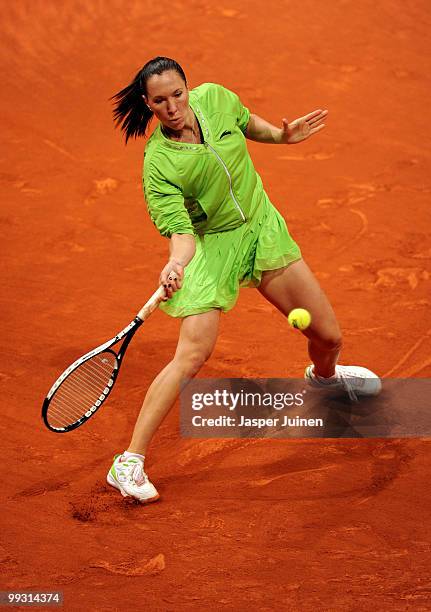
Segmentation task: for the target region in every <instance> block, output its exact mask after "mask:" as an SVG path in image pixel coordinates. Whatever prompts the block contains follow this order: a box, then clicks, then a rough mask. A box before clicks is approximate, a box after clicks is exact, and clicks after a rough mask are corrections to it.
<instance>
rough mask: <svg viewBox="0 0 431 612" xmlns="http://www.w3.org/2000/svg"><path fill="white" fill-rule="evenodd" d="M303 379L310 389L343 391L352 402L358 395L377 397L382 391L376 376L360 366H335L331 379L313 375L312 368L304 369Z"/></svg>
mask: <svg viewBox="0 0 431 612" xmlns="http://www.w3.org/2000/svg"><path fill="white" fill-rule="evenodd" d="M304 378H305V379H306V380H307V381H308V383H309V384H310V385H311V386H312V387H319V388H320V389H337V388H338V389H345V390H346V391H347V393H348V395H349V397H350V399H351V400H352V401H354V402H357V401H358V395H378V394H379V393H380V391H381V389H382V382H381V380H380V378H379V377H378V376H377V374H374V372H372V371H371V370H367V368H361V367H360V366H342V365H336V366H335V376H334V377H333V378H326V379H325V378H321V377H318V376H316V374H314V366H313V365H309V366H307V367H306V368H305V374H304Z"/></svg>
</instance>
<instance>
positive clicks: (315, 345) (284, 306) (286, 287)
mask: <svg viewBox="0 0 431 612" xmlns="http://www.w3.org/2000/svg"><path fill="white" fill-rule="evenodd" d="M259 291H260V292H261V293H262V295H263V296H264V297H265V298H266V299H267V300H268V301H269V302H271V304H274V306H276V307H277V308H278V310H280V311H281V312H282V313H283V314H284V315H286V316H287V315H288V314H289V312H290V311H291V310H292V309H293V308H305V309H306V310H308V311H309V312H310V314H311V325H310V327H308V328H307V329H306V330H304V331H303V332H302V333H303V334H304V335H305V336H306V337H307V338H308V353H309V355H310V359H311V361H312V362H313V363H314V372H315V373H316V374H317V375H318V376H322V377H325V378H327V377H329V376H333V375H334V374H335V365H336V363H337V360H338V356H339V354H340V350H341V345H342V340H341V331H340V328H339V326H338V323H337V319H336V318H335V314H334V311H333V310H332V307H331V305H330V303H329V301H328V298H327V297H326V295H325V294H324V292H323V291H322V289H321V287H320V285H319V283H318V282H317V279H316V278H315V276H314V275H313V273H312V272H311V270H310V268H309V267H308V266H307V264H306V263H305V261H304V260H303V259H300V260H299V261H295V262H294V263H292V264H291V265H290V266H288V267H287V268H280V269H279V270H268V271H266V272H264V273H263V275H262V282H261V284H260V286H259Z"/></svg>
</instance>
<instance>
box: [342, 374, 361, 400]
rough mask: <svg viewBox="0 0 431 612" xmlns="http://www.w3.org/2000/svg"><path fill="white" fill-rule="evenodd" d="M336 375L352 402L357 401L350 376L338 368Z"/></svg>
mask: <svg viewBox="0 0 431 612" xmlns="http://www.w3.org/2000/svg"><path fill="white" fill-rule="evenodd" d="M337 376H338V378H339V379H340V381H341V383H342V384H343V386H344V388H345V389H346V391H347V393H348V395H349V398H350V399H351V400H352V402H357V401H358V396H357V395H356V393H355V390H354V387H353V384H352V380H351V378H350V377H349V376H346V374H345V373H344V372H343V370H338V372H337Z"/></svg>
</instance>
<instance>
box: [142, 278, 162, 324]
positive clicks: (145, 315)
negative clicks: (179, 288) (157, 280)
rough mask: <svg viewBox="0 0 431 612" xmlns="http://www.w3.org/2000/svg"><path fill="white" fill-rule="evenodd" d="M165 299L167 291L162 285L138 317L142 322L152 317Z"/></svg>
mask: <svg viewBox="0 0 431 612" xmlns="http://www.w3.org/2000/svg"><path fill="white" fill-rule="evenodd" d="M164 297H165V290H164V288H163V286H162V285H160V287H159V288H158V289H157V291H155V292H154V293H153V295H152V296H151V297H150V299H149V300H148V302H146V303H145V304H144V305H143V306H142V308H141V310H140V311H139V312H138V314H137V315H136V316H137V317H139V318H140V319H141V321H145V319H146V318H148V317H149V316H150V314H151V313H152V312H153V311H154V310H156V308H157V306H158V305H159V304H160V302H161V301H162V299H163V298H164Z"/></svg>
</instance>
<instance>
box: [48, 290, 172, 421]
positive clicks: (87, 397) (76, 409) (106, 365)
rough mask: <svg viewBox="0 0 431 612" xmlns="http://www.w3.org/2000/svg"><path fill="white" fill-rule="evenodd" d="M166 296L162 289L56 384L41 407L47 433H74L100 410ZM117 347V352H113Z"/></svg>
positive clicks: (78, 360) (70, 368)
mask: <svg viewBox="0 0 431 612" xmlns="http://www.w3.org/2000/svg"><path fill="white" fill-rule="evenodd" d="M164 296H165V290H164V289H163V287H162V286H160V287H159V288H158V289H157V291H156V292H155V293H154V294H153V295H152V296H151V297H150V299H149V300H148V302H147V303H146V304H145V305H144V306H143V307H142V308H141V310H140V311H139V312H138V314H137V315H136V317H135V318H134V319H133V321H132V322H131V323H129V325H127V327H125V328H124V329H122V330H121V331H120V332H119V333H118V334H117V335H116V336H114V337H113V338H112V339H111V340H108V341H107V342H105V343H104V344H101V345H100V346H98V347H97V348H95V349H93V350H92V351H90V352H89V353H86V354H85V355H83V356H82V357H80V358H79V359H77V360H76V361H74V362H73V363H72V364H71V365H70V366H69V367H68V368H67V369H66V370H65V371H64V372H63V374H62V375H61V376H60V377H59V378H58V379H57V380H56V382H55V383H54V384H53V386H52V387H51V389H50V390H49V393H48V395H47V396H46V398H45V401H44V402H43V406H42V418H43V421H44V423H45V425H46V426H47V427H48V429H50V430H51V431H55V432H56V433H65V432H66V431H71V430H72V429H76V428H77V427H79V426H80V425H82V424H83V423H85V422H86V421H88V419H89V418H90V417H92V416H93V414H95V413H96V412H97V410H99V408H100V406H101V405H102V404H103V402H104V401H105V400H106V398H107V397H108V396H109V394H110V393H111V391H112V387H113V386H114V383H115V381H116V379H117V377H118V372H119V371H120V366H121V364H122V362H123V358H124V354H125V352H126V349H127V347H128V345H129V343H130V340H131V339H132V338H133V336H134V335H135V333H136V331H137V330H138V329H139V327H140V326H141V325H142V323H143V322H144V321H145V320H146V319H147V318H148V317H149V316H150V314H151V313H152V312H153V311H154V310H155V309H156V308H157V306H158V305H159V304H160V302H161V301H162V299H163V297H164ZM118 343H121V344H120V346H119V347H118V349H117V350H116V351H115V350H113V347H114V346H115V345H117V344H118Z"/></svg>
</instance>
